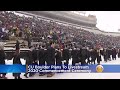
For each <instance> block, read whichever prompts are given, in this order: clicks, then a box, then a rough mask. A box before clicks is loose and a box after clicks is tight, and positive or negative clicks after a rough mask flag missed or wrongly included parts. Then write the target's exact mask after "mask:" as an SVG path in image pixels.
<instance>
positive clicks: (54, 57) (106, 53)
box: [0, 41, 120, 79]
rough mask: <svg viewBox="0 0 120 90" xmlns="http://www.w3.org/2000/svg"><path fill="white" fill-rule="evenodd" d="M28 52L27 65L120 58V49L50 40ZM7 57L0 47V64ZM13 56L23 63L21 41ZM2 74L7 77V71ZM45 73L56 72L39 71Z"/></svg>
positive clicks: (96, 61)
mask: <svg viewBox="0 0 120 90" xmlns="http://www.w3.org/2000/svg"><path fill="white" fill-rule="evenodd" d="M26 54H27V58H26V57H25V58H24V60H25V61H26V65H30V64H36V65H43V66H45V65H91V64H98V65H99V64H101V61H104V62H109V61H111V60H116V59H117V58H120V49H118V48H101V47H95V48H89V47H86V46H81V47H80V48H79V47H77V46H75V45H73V46H72V47H70V46H68V45H66V46H65V47H64V48H61V47H60V46H59V44H55V43H54V42H50V43H48V44H45V43H42V44H41V45H34V46H31V47H30V50H29V51H28V52H27V53H26ZM102 57H103V59H102ZM5 58H6V56H5V52H4V49H3V47H0V64H5ZM12 58H13V64H22V63H21V60H20V59H21V53H20V46H19V41H17V42H16V52H15V53H14V54H13V56H12ZM70 60H72V63H70ZM0 75H1V76H0V78H4V79H6V78H7V77H6V73H1V74H0ZM20 75H21V73H13V76H14V78H15V79H22V78H21V77H20ZM34 75H35V73H27V72H26V73H25V74H24V76H25V77H26V78H29V77H33V76H34ZM44 75H47V77H52V76H53V75H55V73H53V72H48V73H39V76H44Z"/></svg>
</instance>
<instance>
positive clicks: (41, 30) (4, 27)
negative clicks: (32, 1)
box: [0, 11, 120, 47]
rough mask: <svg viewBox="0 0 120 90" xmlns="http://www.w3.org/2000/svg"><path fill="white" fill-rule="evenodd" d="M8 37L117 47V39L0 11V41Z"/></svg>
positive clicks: (119, 40) (49, 21) (118, 40)
mask: <svg viewBox="0 0 120 90" xmlns="http://www.w3.org/2000/svg"><path fill="white" fill-rule="evenodd" d="M10 36H17V37H24V39H27V40H28V39H29V40H30V42H31V41H32V40H34V41H38V42H49V41H50V40H54V41H55V42H56V43H58V42H59V43H64V44H71V43H73V42H75V43H76V44H78V45H79V46H80V45H85V46H88V47H94V45H97V44H100V45H101V46H102V47H113V46H114V47H119V45H120V44H119V42H120V39H119V37H113V36H107V35H102V34H94V33H92V32H89V31H85V30H83V29H81V28H80V29H78V28H76V27H74V26H70V25H64V24H59V23H58V22H55V21H53V20H45V19H41V18H36V17H34V16H33V17H26V16H20V15H17V14H15V13H14V12H8V11H0V39H1V40H9V38H10Z"/></svg>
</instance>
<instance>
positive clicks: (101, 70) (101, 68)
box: [96, 65, 104, 73]
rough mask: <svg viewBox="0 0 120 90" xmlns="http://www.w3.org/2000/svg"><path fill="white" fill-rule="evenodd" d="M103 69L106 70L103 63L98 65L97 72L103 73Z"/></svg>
mask: <svg viewBox="0 0 120 90" xmlns="http://www.w3.org/2000/svg"><path fill="white" fill-rule="evenodd" d="M103 70H104V68H103V66H102V65H97V67H96V72H98V73H102V72H103Z"/></svg>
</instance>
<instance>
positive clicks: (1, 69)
mask: <svg viewBox="0 0 120 90" xmlns="http://www.w3.org/2000/svg"><path fill="white" fill-rule="evenodd" d="M26 72H27V73H30V72H31V73H39V72H46V73H47V72H55V73H57V72H59V73H120V65H75V66H72V65H58V66H56V65H46V66H44V65H21V64H13V65H0V73H26Z"/></svg>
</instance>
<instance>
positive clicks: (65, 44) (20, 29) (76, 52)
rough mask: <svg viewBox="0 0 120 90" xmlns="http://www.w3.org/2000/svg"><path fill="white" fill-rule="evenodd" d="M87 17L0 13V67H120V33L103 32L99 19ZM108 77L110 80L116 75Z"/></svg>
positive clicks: (63, 13) (69, 75) (62, 76)
mask: <svg viewBox="0 0 120 90" xmlns="http://www.w3.org/2000/svg"><path fill="white" fill-rule="evenodd" d="M85 14H86V12H85V11H77V12H75V11H0V64H6V65H12V64H22V65H29V64H39V65H43V64H54V65H60V64H67V65H69V64H70V65H76V64H80V65H83V64H87V65H92V64H94V65H95V64H96V65H99V64H119V63H120V62H119V58H120V39H119V38H120V33H119V32H105V31H103V30H100V29H99V28H98V27H97V26H96V25H97V17H96V16H95V15H88V16H86V15H85ZM108 74H109V73H107V74H106V77H108V78H109V77H110V78H111V76H112V75H113V74H110V75H109V76H108ZM0 75H1V76H0V78H1V79H7V78H8V79H14V78H15V79H27V78H28V79H48V78H50V79H51V78H52V79H76V78H77V79H83V78H104V75H103V74H102V73H97V75H96V73H92V74H86V73H49V74H45V73H13V74H12V73H4V74H3V73H1V74H0ZM46 75H47V76H46ZM116 78H120V77H118V76H117V77H116Z"/></svg>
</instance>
